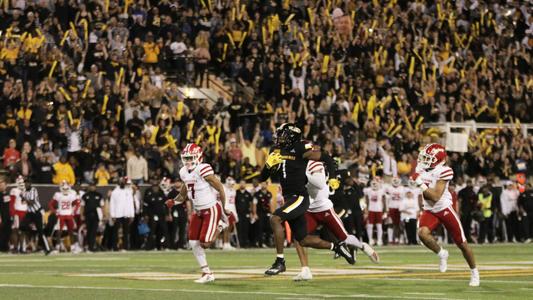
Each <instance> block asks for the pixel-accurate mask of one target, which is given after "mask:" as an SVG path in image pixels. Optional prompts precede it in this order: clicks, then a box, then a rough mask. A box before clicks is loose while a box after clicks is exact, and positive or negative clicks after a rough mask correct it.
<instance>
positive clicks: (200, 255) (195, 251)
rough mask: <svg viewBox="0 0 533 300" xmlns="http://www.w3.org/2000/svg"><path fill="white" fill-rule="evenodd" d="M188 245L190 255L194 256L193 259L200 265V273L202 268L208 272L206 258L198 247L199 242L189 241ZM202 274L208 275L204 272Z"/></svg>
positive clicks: (203, 251) (202, 250) (202, 249)
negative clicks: (189, 246) (205, 268)
mask: <svg viewBox="0 0 533 300" xmlns="http://www.w3.org/2000/svg"><path fill="white" fill-rule="evenodd" d="M189 244H190V245H191V248H192V253H193V254H194V257H195V258H196V261H197V262H198V264H199V265H200V268H202V271H203V268H204V267H207V269H208V270H209V267H208V266H207V258H206V256H205V250H204V248H202V247H201V246H200V242H199V241H189ZM204 273H209V272H204Z"/></svg>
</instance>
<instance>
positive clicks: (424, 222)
mask: <svg viewBox="0 0 533 300" xmlns="http://www.w3.org/2000/svg"><path fill="white" fill-rule="evenodd" d="M420 178H421V179H422V181H423V182H424V183H425V184H426V185H427V186H428V187H429V188H434V187H435V186H436V184H437V181H439V180H445V181H446V182H447V183H446V188H445V189H444V192H443V193H442V196H441V198H440V199H439V201H437V202H436V203H433V204H432V203H430V202H428V201H427V200H426V199H424V211H423V212H422V216H421V217H420V220H419V224H418V225H419V227H428V228H429V230H431V231H433V230H434V229H435V228H436V227H437V226H438V225H439V224H441V223H442V224H443V225H444V227H446V230H448V232H449V233H450V234H451V235H452V237H453V240H454V242H455V243H456V244H458V245H460V244H462V243H463V242H465V241H466V237H465V234H464V232H463V227H462V226H461V222H460V219H459V216H458V215H457V213H456V212H455V210H454V209H453V207H452V204H453V201H452V195H451V193H450V191H449V190H448V184H449V181H450V180H452V179H453V170H452V169H451V168H450V167H448V166H444V165H438V166H436V167H435V168H433V169H430V170H428V171H422V172H421V173H420Z"/></svg>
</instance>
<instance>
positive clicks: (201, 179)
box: [167, 144, 230, 283]
mask: <svg viewBox="0 0 533 300" xmlns="http://www.w3.org/2000/svg"><path fill="white" fill-rule="evenodd" d="M202 156H203V152H202V149H201V148H200V147H199V146H198V145H196V144H187V146H185V148H184V149H183V151H182V152H181V160H182V161H183V167H182V168H181V169H180V171H179V174H180V178H181V180H182V181H183V184H182V186H181V191H180V194H179V195H178V196H177V197H176V198H175V199H171V200H168V201H167V205H168V206H169V207H172V205H174V204H175V203H183V202H184V201H186V200H187V198H188V199H190V200H191V201H192V204H193V208H194V212H193V213H192V217H191V220H190V224H189V245H190V246H191V248H192V252H193V255H194V257H195V258H196V260H197V261H198V264H199V265H200V268H201V270H202V277H200V278H199V279H197V280H195V281H194V282H196V283H208V282H213V281H215V275H213V272H211V269H209V265H208V264H207V258H206V254H205V250H204V249H206V248H209V247H210V246H211V245H212V244H213V242H214V241H216V239H217V237H218V235H219V234H220V232H222V231H223V230H224V229H225V228H226V227H227V223H226V222H225V221H223V220H226V219H227V217H226V216H227V215H229V214H230V212H229V211H227V210H226V209H222V208H223V207H225V205H226V195H225V192H224V186H223V185H222V183H221V182H220V180H219V179H218V178H217V177H216V176H215V173H214V172H213V168H212V167H211V165H209V164H206V163H202ZM217 193H218V194H217ZM219 197H220V202H219V201H218V200H217V198H219Z"/></svg>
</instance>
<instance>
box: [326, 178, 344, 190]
mask: <svg viewBox="0 0 533 300" xmlns="http://www.w3.org/2000/svg"><path fill="white" fill-rule="evenodd" d="M328 185H329V187H330V188H331V189H332V190H336V189H338V188H339V187H340V186H341V182H340V181H339V180H338V179H337V178H331V179H330V180H328Z"/></svg>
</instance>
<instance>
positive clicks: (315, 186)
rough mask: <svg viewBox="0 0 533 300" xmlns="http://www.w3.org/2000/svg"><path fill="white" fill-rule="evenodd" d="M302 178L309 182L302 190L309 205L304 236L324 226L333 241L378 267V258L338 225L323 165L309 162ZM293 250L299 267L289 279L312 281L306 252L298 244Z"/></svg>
mask: <svg viewBox="0 0 533 300" xmlns="http://www.w3.org/2000/svg"><path fill="white" fill-rule="evenodd" d="M306 176H307V180H308V181H309V182H308V183H307V186H306V187H307V191H308V192H309V199H310V202H311V204H310V205H309V209H308V210H307V211H306V212H305V219H306V221H307V232H308V233H309V234H311V233H313V232H314V231H315V230H316V228H317V226H319V225H324V226H325V227H326V228H327V229H328V230H329V231H330V232H332V233H333V235H334V236H335V237H336V238H337V239H339V240H340V241H343V242H344V243H346V245H348V247H349V248H351V249H359V250H363V252H364V253H365V254H366V255H367V256H368V257H369V258H370V260H371V261H372V262H374V263H378V262H379V256H378V254H377V252H376V251H374V249H372V247H370V245H368V244H367V243H363V242H361V241H360V240H359V239H358V238H357V237H355V236H354V235H351V234H348V233H347V232H346V229H344V226H343V224H342V221H341V220H340V218H339V217H338V216H337V214H336V213H335V210H333V202H331V200H329V186H328V183H327V177H326V172H325V170H324V165H323V164H322V163H321V162H318V161H309V163H308V165H307V170H306ZM295 246H296V252H297V253H298V258H299V259H300V264H301V265H302V271H301V272H300V273H298V274H297V275H296V276H295V277H294V278H293V279H294V280H295V281H300V280H311V279H313V274H312V273H311V269H309V265H308V256H307V251H306V249H305V248H303V247H302V246H300V244H299V243H298V242H296V243H295ZM354 260H355V255H354Z"/></svg>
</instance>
